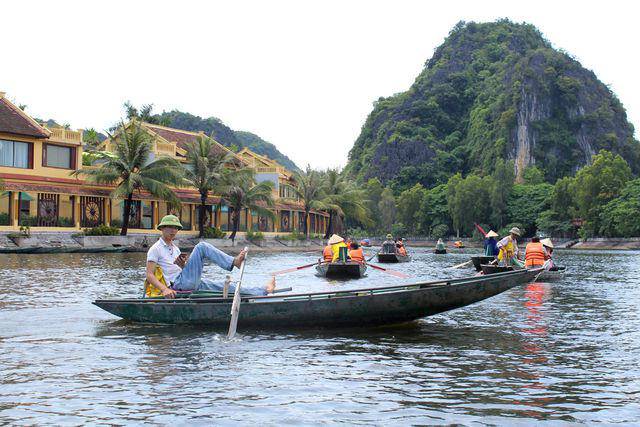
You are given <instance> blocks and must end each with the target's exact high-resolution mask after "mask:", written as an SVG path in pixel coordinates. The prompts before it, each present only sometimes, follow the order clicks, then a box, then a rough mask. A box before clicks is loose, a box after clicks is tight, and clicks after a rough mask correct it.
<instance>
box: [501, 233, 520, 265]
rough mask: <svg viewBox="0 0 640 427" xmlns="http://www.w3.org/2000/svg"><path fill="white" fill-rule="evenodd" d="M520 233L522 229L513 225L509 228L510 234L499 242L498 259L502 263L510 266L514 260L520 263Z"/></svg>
mask: <svg viewBox="0 0 640 427" xmlns="http://www.w3.org/2000/svg"><path fill="white" fill-rule="evenodd" d="M520 234H521V233H520V229H519V228H518V227H513V228H512V229H511V230H509V235H508V236H507V237H505V238H503V239H502V240H500V241H499V242H498V251H499V252H498V261H500V264H501V265H505V266H509V265H511V263H512V262H514V263H516V264H518V265H520V263H519V262H518V254H519V249H518V237H520Z"/></svg>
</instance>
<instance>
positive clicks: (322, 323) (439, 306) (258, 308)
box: [94, 269, 539, 329]
mask: <svg viewBox="0 0 640 427" xmlns="http://www.w3.org/2000/svg"><path fill="white" fill-rule="evenodd" d="M537 273H539V269H538V270H519V271H513V272H508V273H498V274H494V275H491V276H482V277H470V278H466V279H454V280H448V281H447V280H444V281H439V282H427V283H417V284H412V285H399V286H392V287H386V288H369V289H356V290H350V291H343V292H324V293H322V292H320V293H312V294H300V295H284V296H267V297H247V298H243V301H242V308H241V310H240V317H239V327H241V328H260V329H278V328H287V329H292V328H293V329H296V328H309V327H312V328H331V327H366V326H373V325H382V324H394V323H402V322H408V321H412V320H415V319H419V318H422V317H426V316H432V315H434V314H438V313H442V312H445V311H448V310H453V309H455V308H459V307H464V306H467V305H469V304H473V303H476V302H478V301H482V300H484V299H486V298H490V297H492V296H495V295H498V294H500V293H502V292H504V291H506V290H509V289H511V288H513V287H514V286H518V285H521V284H525V283H528V282H530V281H532V280H533V279H534V278H535V275H536V274H537ZM231 303H232V298H227V299H222V298H198V299H195V300H191V299H188V298H184V299H119V300H118V299H114V300H109V299H99V300H96V301H94V304H95V305H97V306H98V307H100V308H102V309H104V310H106V311H108V312H109V313H112V314H114V315H116V316H118V317H121V318H123V319H127V320H130V321H134V322H145V323H169V324H171V323H175V324H206V325H212V326H215V327H220V328H226V327H228V326H229V321H230V317H231V316H230V312H231Z"/></svg>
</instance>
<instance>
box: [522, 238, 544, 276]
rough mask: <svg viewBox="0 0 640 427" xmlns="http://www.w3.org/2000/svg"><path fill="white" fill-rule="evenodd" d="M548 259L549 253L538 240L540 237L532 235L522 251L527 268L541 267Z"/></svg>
mask: <svg viewBox="0 0 640 427" xmlns="http://www.w3.org/2000/svg"><path fill="white" fill-rule="evenodd" d="M548 259H549V254H548V253H547V250H546V249H545V248H544V246H543V245H542V243H541V242H540V237H538V236H534V237H532V238H531V242H530V243H529V244H527V247H526V248H525V251H524V265H525V266H526V267H527V268H537V267H542V266H543V265H544V263H545V262H546V261H547V260H548Z"/></svg>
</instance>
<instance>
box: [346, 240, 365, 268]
mask: <svg viewBox="0 0 640 427" xmlns="http://www.w3.org/2000/svg"><path fill="white" fill-rule="evenodd" d="M349 258H351V260H352V261H356V262H359V263H360V264H365V259H364V252H363V251H362V248H361V247H360V245H358V243H356V242H351V250H350V251H349Z"/></svg>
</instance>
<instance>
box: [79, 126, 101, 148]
mask: <svg viewBox="0 0 640 427" xmlns="http://www.w3.org/2000/svg"><path fill="white" fill-rule="evenodd" d="M83 139H84V145H85V150H86V151H96V150H98V147H99V146H100V135H99V134H98V131H96V130H95V129H94V128H91V129H87V130H85V131H84V138H83Z"/></svg>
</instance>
